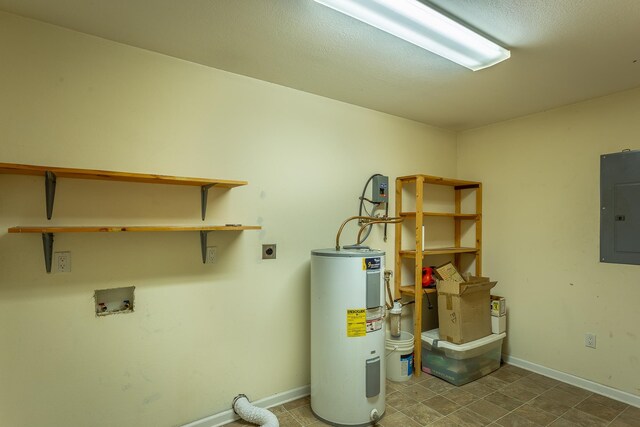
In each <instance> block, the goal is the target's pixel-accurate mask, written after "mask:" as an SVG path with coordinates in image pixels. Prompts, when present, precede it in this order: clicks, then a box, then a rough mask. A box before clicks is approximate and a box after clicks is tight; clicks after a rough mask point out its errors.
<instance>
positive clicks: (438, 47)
mask: <svg viewBox="0 0 640 427" xmlns="http://www.w3.org/2000/svg"><path fill="white" fill-rule="evenodd" d="M315 1H316V2H318V3H320V4H323V5H325V6H327V7H330V8H331V9H335V10H337V11H338V12H342V13H344V14H345V15H348V16H351V17H353V18H356V19H358V20H360V21H362V22H365V23H367V24H369V25H372V26H374V27H376V28H379V29H381V30H383V31H386V32H387V33H389V34H392V35H394V36H396V37H399V38H401V39H403V40H406V41H408V42H409V43H413V44H415V45H416V46H420V47H421V48H423V49H426V50H428V51H430V52H433V53H435V54H436V55H440V56H442V57H443V58H447V59H449V60H450V61H453V62H456V63H458V64H460V65H462V66H465V67H467V68H469V69H471V70H473V71H477V70H481V69H483V68H486V67H490V66H492V65H495V64H497V63H498V62H501V61H504V60H505V59H508V58H509V57H510V56H511V53H510V52H509V51H508V50H507V49H504V48H503V47H501V46H498V45H497V44H495V43H494V42H492V41H490V40H487V39H486V38H484V37H482V36H481V35H479V34H477V33H475V32H473V31H471V30H470V29H468V28H466V27H464V26H463V25H460V24H459V23H457V22H456V21H454V20H452V19H451V18H448V17H446V16H444V15H443V14H441V13H440V12H436V11H435V10H433V9H431V8H429V7H427V6H426V5H425V4H423V3H420V2H418V1H416V0H315Z"/></svg>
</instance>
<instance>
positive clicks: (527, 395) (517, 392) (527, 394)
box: [500, 381, 539, 403]
mask: <svg viewBox="0 0 640 427" xmlns="http://www.w3.org/2000/svg"><path fill="white" fill-rule="evenodd" d="M500 393H502V394H505V395H507V396H509V397H512V398H514V399H517V400H519V401H520V402H522V403H524V402H528V401H529V400H531V399H533V398H535V397H537V396H539V393H534V392H532V391H531V390H529V389H527V388H526V387H525V386H524V385H522V384H519V381H516V382H515V383H513V384H509V385H508V386H506V387H505V388H503V389H502V390H500Z"/></svg>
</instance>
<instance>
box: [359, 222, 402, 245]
mask: <svg viewBox="0 0 640 427" xmlns="http://www.w3.org/2000/svg"><path fill="white" fill-rule="evenodd" d="M402 221H404V218H400V217H393V218H376V219H375V220H374V221H369V222H368V223H366V224H364V225H363V226H362V227H360V231H359V232H358V239H357V240H356V245H359V244H360V243H362V242H361V241H360V239H361V238H362V232H363V231H364V229H365V228H367V227H369V226H371V225H373V224H397V223H399V222H402Z"/></svg>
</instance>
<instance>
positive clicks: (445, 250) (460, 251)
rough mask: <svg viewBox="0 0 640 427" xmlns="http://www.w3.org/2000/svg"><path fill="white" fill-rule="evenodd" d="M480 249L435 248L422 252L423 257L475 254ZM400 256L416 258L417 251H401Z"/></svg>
mask: <svg viewBox="0 0 640 427" xmlns="http://www.w3.org/2000/svg"><path fill="white" fill-rule="evenodd" d="M478 251H479V249H476V248H433V249H425V250H424V251H422V255H423V256H425V255H448V254H465V253H469V254H474V253H476V252H478ZM400 256H402V257H404V258H415V257H416V251H414V250H406V251H400Z"/></svg>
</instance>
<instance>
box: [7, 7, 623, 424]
mask: <svg viewBox="0 0 640 427" xmlns="http://www.w3.org/2000/svg"><path fill="white" fill-rule="evenodd" d="M0 58H2V61H1V63H2V65H1V66H0V94H2V96H1V98H0V132H1V133H2V135H1V138H0V141H1V142H0V146H1V148H2V149H1V156H0V162H15V163H27V164H44V165H57V166H65V167H79V168H99V169H107V170H122V171H132V172H148V173H161V174H173V175H186V176H203V177H212V178H225V179H245V180H248V181H249V186H247V187H242V188H238V189H234V190H231V191H229V192H220V191H215V190H212V191H211V192H210V196H209V197H210V203H209V212H208V217H207V223H223V224H224V223H244V224H259V225H262V226H263V227H264V228H263V230H262V231H260V232H256V231H254V232H244V233H241V234H233V233H231V234H221V233H218V234H216V233H211V234H210V235H209V240H210V244H212V245H215V246H217V248H218V255H219V260H218V263H217V264H214V265H203V264H202V263H201V260H200V248H199V238H198V234H197V233H145V234H131V235H128V234H116V233H114V234H59V235H56V237H55V247H54V250H55V251H71V254H72V269H73V271H72V272H71V273H69V274H53V273H52V274H46V273H45V271H44V262H43V256H42V244H41V239H40V236H39V235H37V234H34V235H15V234H7V233H6V229H7V227H9V226H14V225H34V224H35V225H39V224H44V223H47V221H46V219H45V212H44V194H43V193H44V188H43V187H44V185H43V180H42V179H41V178H37V177H28V176H15V175H0V325H1V326H0V343H2V351H0V425H2V426H13V427H21V426H34V425H51V426H54V425H55V426H63V425H70V426H87V425H91V426H114V425H118V426H136V427H140V426H168V425H177V424H181V423H186V422H188V421H192V420H196V419H200V418H202V417H205V416H208V415H211V414H214V413H217V412H219V411H223V410H226V409H229V408H230V405H231V399H232V398H233V397H234V396H235V395H236V394H238V393H241V392H242V393H246V394H248V395H249V396H250V398H251V399H253V400H256V399H260V398H263V397H266V396H270V395H273V394H275V393H278V392H282V391H287V390H291V389H294V388H296V387H300V386H304V385H306V384H308V383H309V303H308V299H309V251H310V250H311V249H313V248H319V247H329V246H331V245H332V244H333V240H334V236H335V232H336V230H337V227H338V226H339V224H340V222H341V221H342V220H343V219H344V218H346V217H347V216H350V215H353V214H355V213H356V209H357V204H358V201H357V197H358V196H359V195H360V192H361V189H362V186H363V185H364V183H365V181H366V179H367V178H368V177H369V176H370V175H371V174H373V173H375V172H381V173H384V174H387V175H390V176H391V178H392V179H393V178H394V177H395V176H398V175H403V174H412V173H421V172H422V173H424V172H428V173H431V174H434V175H444V176H454V175H455V174H456V144H455V135H454V134H453V133H451V132H447V131H442V130H438V129H435V128H432V127H429V126H425V125H422V124H419V123H416V122H412V121H408V120H404V119H400V118H397V117H392V116H389V115H385V114H381V113H377V112H373V111H370V110H366V109H363V108H359V107H355V106H351V105H347V104H344V103H340V102H336V101H333V100H329V99H326V98H322V97H318V96H314V95H310V94H306V93H302V92H298V91H295V90H291V89H287V88H283V87H279V86H275V85H272V84H269V83H265V82H261V81H257V80H253V79H249V78H246V77H242V76H238V75H233V74H229V73H225V72H222V71H218V70H213V69H210V68H206V67H202V66H199V65H196V64H192V63H188V62H184V61H180V60H177V59H173V58H170V57H166V56H162V55H159V54H155V53H151V52H147V51H143V50H140V49H135V48H131V47H127V46H124V45H120V44H117V43H113V42H109V41H105V40H101V39H98V38H94V37H90V36H87V35H82V34H79V33H75V32H71V31H67V30H63V29H60V28H56V27H52V26H49V25H45V24H41V23H37V22H34V21H29V20H25V19H23V18H19V17H16V16H13V15H7V14H2V13H0ZM199 209H200V208H199V191H198V190H197V189H196V188H185V187H174V186H153V185H143V184H131V183H111V182H100V181H79V180H68V179H67V180H65V179H60V180H59V181H58V191H57V195H56V204H55V209H54V217H53V219H52V220H51V221H50V224H53V225H81V224H98V225H102V224H108V225H118V224H200V223H201V221H200V219H199ZM3 230H5V231H3ZM391 237H392V236H391ZM352 238H353V233H352V232H349V233H347V235H346V238H345V240H346V241H348V240H350V239H352ZM374 238H375V239H376V240H374V241H373V243H374V245H375V246H377V247H383V248H386V249H387V250H391V249H392V246H391V244H386V245H384V244H382V242H381V239H380V232H379V231H376V232H375V236H374ZM392 241H393V240H392V239H391V240H390V242H392ZM262 243H277V244H278V259H277V260H274V261H262V260H261V259H260V245H261V244H262ZM388 265H389V266H391V263H390V262H388ZM505 279H506V278H505ZM505 281H506V280H505ZM121 286H135V287H136V311H135V313H133V314H126V315H117V316H109V317H107V318H96V317H95V315H94V311H93V310H94V308H93V299H92V298H93V291H94V290H95V289H106V288H114V287H121ZM629 289H630V288H629ZM603 295H605V294H603ZM514 303H515V302H514Z"/></svg>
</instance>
